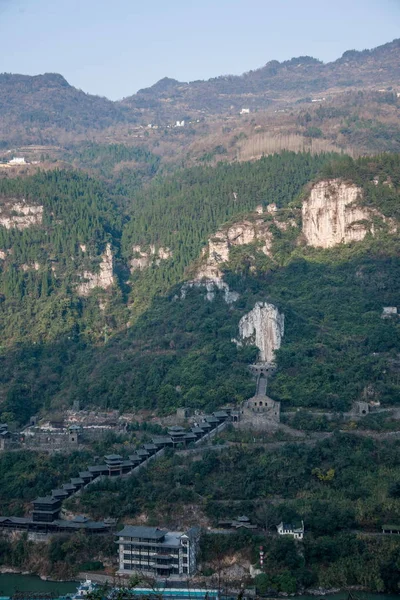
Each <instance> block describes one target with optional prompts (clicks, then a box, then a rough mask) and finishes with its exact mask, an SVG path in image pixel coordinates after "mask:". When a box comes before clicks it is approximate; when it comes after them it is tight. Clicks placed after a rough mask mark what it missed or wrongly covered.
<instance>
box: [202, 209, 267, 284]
mask: <svg viewBox="0 0 400 600" xmlns="http://www.w3.org/2000/svg"><path fill="white" fill-rule="evenodd" d="M256 240H262V241H263V242H264V246H263V247H262V251H263V252H264V254H266V255H267V256H270V254H271V246H272V240H273V236H272V233H271V232H270V231H269V223H268V222H265V221H263V219H257V220H256V221H254V222H252V221H242V222H241V223H237V224H235V225H232V226H231V227H229V228H228V229H226V230H220V231H217V233H216V234H215V235H213V236H212V237H211V238H210V239H209V240H208V246H207V247H206V248H205V249H204V250H203V256H204V257H206V259H205V261H204V262H203V264H202V265H201V267H200V269H199V270H198V272H197V273H196V277H195V281H201V280H211V281H216V282H218V281H220V280H221V279H222V271H221V264H222V263H225V262H228V260H229V251H230V248H231V247H232V246H244V245H246V244H251V242H254V241H256Z"/></svg>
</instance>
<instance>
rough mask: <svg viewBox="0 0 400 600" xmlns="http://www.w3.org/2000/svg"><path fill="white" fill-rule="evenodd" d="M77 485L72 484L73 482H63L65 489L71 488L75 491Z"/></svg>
mask: <svg viewBox="0 0 400 600" xmlns="http://www.w3.org/2000/svg"><path fill="white" fill-rule="evenodd" d="M75 489H76V488H75V486H74V485H72V483H64V484H63V490H70V491H71V492H74V491H75Z"/></svg>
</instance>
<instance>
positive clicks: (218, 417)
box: [213, 410, 229, 419]
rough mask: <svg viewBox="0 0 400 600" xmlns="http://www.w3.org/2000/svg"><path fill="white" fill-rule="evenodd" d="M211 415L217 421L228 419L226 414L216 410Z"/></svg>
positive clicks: (223, 411)
mask: <svg viewBox="0 0 400 600" xmlns="http://www.w3.org/2000/svg"><path fill="white" fill-rule="evenodd" d="M213 415H214V417H216V418H217V419H227V418H228V417H229V415H228V413H227V412H226V411H225V410H217V411H215V412H214V413H213Z"/></svg>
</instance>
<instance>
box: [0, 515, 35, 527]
mask: <svg viewBox="0 0 400 600" xmlns="http://www.w3.org/2000/svg"><path fill="white" fill-rule="evenodd" d="M6 521H10V523H14V524H15V525H25V524H27V523H32V519H30V518H27V517H0V523H5V522H6Z"/></svg>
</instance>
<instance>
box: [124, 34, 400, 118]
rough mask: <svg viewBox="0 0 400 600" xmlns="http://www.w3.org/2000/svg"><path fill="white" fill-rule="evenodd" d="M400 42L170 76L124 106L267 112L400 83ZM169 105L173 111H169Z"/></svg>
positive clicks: (140, 91) (136, 95) (133, 97)
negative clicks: (245, 68) (280, 104)
mask: <svg viewBox="0 0 400 600" xmlns="http://www.w3.org/2000/svg"><path fill="white" fill-rule="evenodd" d="M399 59H400V39H397V40H394V41H393V42H389V43H388V44H384V45H383V46H379V47H377V48H375V49H373V50H362V51H357V50H348V51H346V52H345V53H344V54H343V55H342V57H341V58H339V59H337V60H336V61H334V62H330V63H326V64H324V63H323V62H321V61H319V60H318V59H315V58H313V57H310V56H301V57H297V58H292V59H291V60H287V61H284V62H279V61H276V60H272V61H270V62H268V63H267V64H266V65H264V66H263V67H261V68H259V69H256V70H254V71H249V72H247V73H244V74H243V75H225V76H220V77H215V78H212V79H209V80H207V81H192V82H190V83H185V82H179V81H177V80H174V79H169V78H167V77H165V78H164V79H161V80H160V81H158V82H157V83H156V84H154V85H153V86H151V87H150V88H145V89H142V90H139V91H138V93H137V94H135V95H133V96H130V97H128V98H125V99H124V100H123V101H122V104H124V105H127V106H131V107H132V108H133V107H140V106H142V105H143V101H144V99H145V98H146V99H147V101H151V102H152V105H153V107H154V108H155V107H156V106H157V108H158V109H159V110H160V111H162V112H164V111H168V110H171V108H170V107H171V106H173V107H175V108H178V107H179V108H180V109H181V110H182V109H185V110H188V111H190V110H204V111H206V112H207V111H208V112H211V113H212V112H216V113H218V112H225V111H229V110H232V109H234V110H237V109H238V108H240V107H241V106H246V107H249V108H263V107H266V106H268V105H269V104H271V103H272V102H274V101H276V100H284V101H285V100H286V101H293V100H294V101H295V100H299V99H301V98H302V97H304V96H306V95H310V94H311V95H312V94H318V93H321V92H325V91H327V90H333V89H335V88H336V89H338V90H340V91H344V90H345V89H354V88H357V87H373V86H376V85H382V86H388V87H391V86H393V85H399V84H400V60H399ZM165 106H168V108H165Z"/></svg>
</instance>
